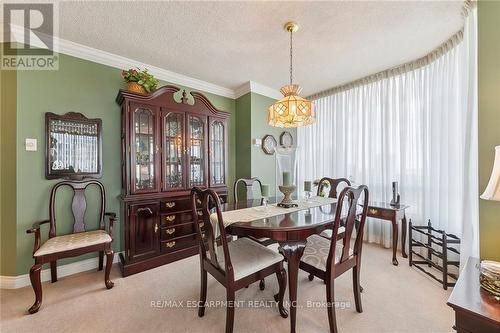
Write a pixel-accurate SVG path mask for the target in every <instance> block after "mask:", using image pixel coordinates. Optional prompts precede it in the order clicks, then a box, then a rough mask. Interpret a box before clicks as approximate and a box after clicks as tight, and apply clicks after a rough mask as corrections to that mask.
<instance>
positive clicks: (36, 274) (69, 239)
mask: <svg viewBox="0 0 500 333" xmlns="http://www.w3.org/2000/svg"><path fill="white" fill-rule="evenodd" d="M89 186H92V187H94V186H95V187H97V189H98V191H99V199H100V208H99V215H98V218H99V221H96V222H98V223H99V229H97V230H92V231H87V229H86V226H85V212H86V210H87V200H86V197H85V190H86V189H87V188H88V187H89ZM64 187H70V188H71V189H72V190H73V200H72V203H71V211H72V213H73V221H74V223H73V233H71V234H67V235H57V233H56V225H57V223H56V221H57V219H56V197H57V193H58V190H60V189H61V188H64ZM105 208H106V196H105V190H104V186H103V185H102V183H100V182H99V181H97V180H84V181H69V180H65V181H61V182H59V183H57V184H55V185H54V186H53V187H52V191H51V193H50V203H49V219H48V220H44V221H40V222H35V223H34V224H33V226H32V227H31V229H28V230H27V231H26V233H28V234H30V233H33V234H34V235H35V244H34V247H33V258H34V259H35V264H34V265H33V266H32V267H31V269H30V280H31V285H32V286H33V290H34V292H35V303H34V304H33V306H32V307H31V308H30V309H29V310H28V311H29V313H35V312H37V311H38V310H39V309H40V306H41V304H42V284H41V277H40V273H41V270H42V265H43V264H45V263H50V273H51V280H52V282H53V283H54V282H56V281H57V260H59V259H63V258H69V257H76V256H79V255H82V254H85V253H90V252H99V270H102V269H103V263H104V254H106V270H105V274H104V282H105V285H106V288H108V289H111V288H113V285H114V284H113V282H111V280H110V279H109V274H110V272H111V266H112V264H113V255H114V253H113V248H112V246H111V243H112V242H113V223H114V222H115V221H116V214H115V213H109V212H105ZM105 217H109V224H108V230H106V228H105V221H104V220H105ZM47 223H48V224H49V237H48V240H47V241H46V242H45V243H43V244H41V237H40V228H41V226H42V225H44V224H47Z"/></svg>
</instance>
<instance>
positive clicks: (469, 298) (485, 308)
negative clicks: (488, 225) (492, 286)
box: [447, 257, 500, 333]
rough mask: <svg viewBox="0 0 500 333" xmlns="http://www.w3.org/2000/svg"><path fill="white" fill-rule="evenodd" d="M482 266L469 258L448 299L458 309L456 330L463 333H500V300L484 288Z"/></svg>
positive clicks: (456, 310)
mask: <svg viewBox="0 0 500 333" xmlns="http://www.w3.org/2000/svg"><path fill="white" fill-rule="evenodd" d="M479 263H480V261H479V259H478V258H473V257H469V259H468V260H467V263H466V264H465V267H464V268H463V269H462V272H461V273H460V275H459V277H458V281H457V283H456V284H455V287H453V291H452V292H451V295H450V298H449V299H448V303H447V304H448V305H449V306H451V307H452V308H453V310H455V325H454V326H453V328H454V329H455V330H456V331H457V332H460V333H498V332H500V300H499V299H498V297H497V298H495V296H493V295H492V294H490V293H489V292H487V291H486V290H484V289H482V288H481V286H480V284H479Z"/></svg>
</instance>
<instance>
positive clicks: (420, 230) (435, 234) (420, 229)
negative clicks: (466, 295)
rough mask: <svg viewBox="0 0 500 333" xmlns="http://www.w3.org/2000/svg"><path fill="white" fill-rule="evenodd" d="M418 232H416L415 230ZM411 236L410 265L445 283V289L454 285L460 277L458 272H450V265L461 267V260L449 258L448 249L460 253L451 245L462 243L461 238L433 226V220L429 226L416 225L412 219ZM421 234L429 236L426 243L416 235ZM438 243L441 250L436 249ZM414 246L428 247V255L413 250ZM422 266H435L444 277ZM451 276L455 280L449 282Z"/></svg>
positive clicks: (428, 223)
mask: <svg viewBox="0 0 500 333" xmlns="http://www.w3.org/2000/svg"><path fill="white" fill-rule="evenodd" d="M414 231H415V232H416V233H415V234H414V233H413V232H414ZM409 233H410V234H409V238H410V251H409V254H410V260H409V263H410V266H414V267H415V268H417V269H419V270H420V271H422V272H423V273H425V274H426V275H428V276H429V277H431V278H433V279H434V280H436V281H438V282H440V283H441V284H442V285H443V289H445V290H446V289H448V287H453V286H454V285H455V282H456V280H457V278H458V276H457V275H456V274H453V273H450V272H449V271H448V266H450V265H451V266H455V267H457V268H458V267H459V264H460V262H459V261H455V260H448V251H450V252H453V253H456V254H458V255H460V252H459V250H458V249H456V248H454V247H451V246H449V245H450V244H453V245H460V238H458V237H457V236H455V235H453V234H447V233H446V232H445V231H444V230H437V229H434V228H433V227H432V224H431V221H430V220H429V221H428V222H427V226H414V225H412V222H411V220H410V228H409ZM418 234H421V235H424V236H426V237H427V241H426V242H425V243H423V242H421V241H419V240H417V239H415V238H414V236H416V235H418ZM433 245H437V246H438V247H440V251H438V250H436V248H437V247H436V246H434V247H433ZM414 247H417V248H422V247H423V248H426V249H427V257H424V256H423V255H421V254H420V253H417V252H415V251H414V250H413V248H414ZM413 256H416V257H417V258H418V259H419V260H413ZM435 257H437V258H439V259H441V263H442V265H441V266H440V265H439V264H438V263H436V262H435V261H434V260H433V259H435ZM422 266H427V267H429V268H430V267H434V268H435V269H437V270H439V271H441V273H442V277H441V278H439V277H437V276H436V275H434V274H432V273H431V272H429V271H427V270H425V269H424V268H423V267H422ZM449 277H451V278H452V279H453V280H455V282H449V281H448V278H449Z"/></svg>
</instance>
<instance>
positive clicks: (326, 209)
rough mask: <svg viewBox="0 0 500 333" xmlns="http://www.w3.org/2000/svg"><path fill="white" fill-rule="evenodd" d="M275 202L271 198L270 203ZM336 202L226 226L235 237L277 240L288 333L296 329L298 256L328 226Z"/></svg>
mask: <svg viewBox="0 0 500 333" xmlns="http://www.w3.org/2000/svg"><path fill="white" fill-rule="evenodd" d="M273 202H276V199H275V198H270V200H269V203H271V204H272V203H273ZM258 206H261V200H248V201H240V202H237V203H226V204H223V205H222V207H221V208H222V210H223V211H230V210H236V209H243V208H249V207H258ZM336 207H337V204H336V203H332V204H327V205H324V206H319V207H314V208H309V209H304V210H300V211H295V212H289V213H287V209H286V208H283V214H282V215H277V216H273V217H270V218H265V219H260V220H255V221H251V222H236V223H233V224H231V225H229V226H227V227H226V232H228V233H230V234H232V235H235V236H240V237H244V236H252V237H254V238H264V237H265V238H270V239H272V240H275V241H277V242H278V244H279V246H280V248H281V251H280V252H281V253H282V254H283V255H284V256H285V258H286V261H287V263H288V291H289V297H290V310H289V311H290V332H292V333H294V332H295V325H296V319H297V282H298V275H299V264H300V258H301V257H302V254H303V253H304V248H305V247H306V243H307V238H308V237H309V236H311V235H313V234H319V233H321V232H322V231H323V230H325V229H328V228H331V227H332V223H333V221H334V219H335V211H336Z"/></svg>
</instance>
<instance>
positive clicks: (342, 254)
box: [299, 185, 368, 332]
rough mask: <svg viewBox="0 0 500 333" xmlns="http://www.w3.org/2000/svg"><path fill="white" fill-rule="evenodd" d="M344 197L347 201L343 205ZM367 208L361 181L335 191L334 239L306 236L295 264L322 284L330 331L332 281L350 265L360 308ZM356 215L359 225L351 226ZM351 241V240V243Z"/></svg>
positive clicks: (334, 328)
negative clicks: (337, 197)
mask: <svg viewBox="0 0 500 333" xmlns="http://www.w3.org/2000/svg"><path fill="white" fill-rule="evenodd" d="M361 198H362V200H361ZM346 199H347V205H346V206H344V202H345V200H346ZM359 204H362V207H363V208H362V211H361V214H360V213H359V211H358V206H359ZM343 207H344V208H343ZM344 209H345V211H344ZM367 209H368V187H366V186H365V185H361V186H359V187H358V188H357V189H355V188H352V187H346V188H344V189H343V190H342V192H341V193H340V195H339V200H338V202H337V209H336V213H335V221H334V224H333V235H332V238H331V239H335V240H336V241H333V242H332V241H331V239H326V238H325V237H321V236H319V235H312V236H310V237H309V238H308V239H307V244H306V247H305V249H304V254H303V256H302V258H301V262H300V265H299V267H300V269H302V270H304V271H306V272H308V273H309V274H312V275H313V276H316V277H318V278H320V279H322V280H323V281H324V282H325V284H326V301H327V304H328V306H327V311H328V322H329V325H330V331H331V332H337V323H336V319H335V292H334V291H335V290H334V281H335V279H336V278H337V277H339V276H340V275H341V274H343V273H345V272H347V271H348V270H351V269H352V283H353V289H354V301H355V304H356V311H357V312H359V313H361V312H363V308H362V306H361V286H360V269H361V253H362V248H363V230H364V225H365V221H366V214H367ZM346 213H347V214H346ZM342 215H343V217H344V218H345V224H344V227H345V231H344V232H345V235H344V237H342V238H341V239H338V238H337V235H338V232H339V229H340V227H341V226H340V222H341V218H342ZM357 217H359V219H360V221H359V228H356V227H355V223H356V218H357ZM354 230H356V234H355V237H354V239H353V237H351V236H352V235H353V231H354ZM352 242H354V244H353V246H351V243H352Z"/></svg>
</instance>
